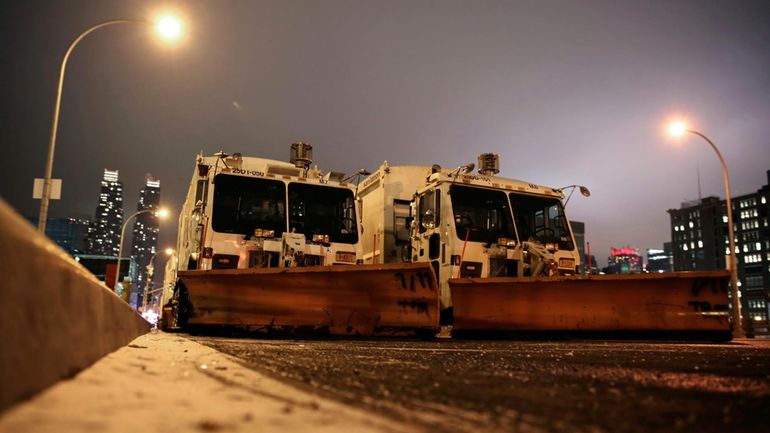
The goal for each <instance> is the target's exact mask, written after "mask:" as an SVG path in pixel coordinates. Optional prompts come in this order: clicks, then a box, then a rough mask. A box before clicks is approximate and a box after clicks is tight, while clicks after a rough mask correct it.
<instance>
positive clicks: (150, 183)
mask: <svg viewBox="0 0 770 433" xmlns="http://www.w3.org/2000/svg"><path fill="white" fill-rule="evenodd" d="M159 207H160V181H159V180H157V179H153V177H152V176H151V175H149V174H148V175H147V177H146V179H145V186H144V188H142V190H141V192H140V193H139V204H138V205H137V206H136V210H137V211H143V210H149V209H158V208H159ZM158 231H159V221H158V217H157V216H156V215H155V214H154V213H149V212H148V213H142V214H139V215H137V216H136V222H134V230H133V241H132V243H131V257H133V259H134V260H135V261H136V265H137V266H136V275H135V276H134V278H132V280H133V281H135V284H134V287H135V288H136V293H137V295H136V296H132V302H135V304H134V305H136V306H137V307H139V306H141V305H142V300H141V293H143V290H144V287H145V285H146V284H147V265H148V264H149V263H150V260H151V259H152V257H153V255H155V253H156V252H157V251H158Z"/></svg>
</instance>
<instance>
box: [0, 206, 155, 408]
mask: <svg viewBox="0 0 770 433" xmlns="http://www.w3.org/2000/svg"><path fill="white" fill-rule="evenodd" d="M149 329H150V325H149V324H148V323H147V322H146V321H145V320H144V319H142V318H141V317H140V316H139V315H138V314H137V313H136V312H135V311H134V310H133V309H132V308H131V307H130V306H129V305H128V304H126V303H125V302H123V301H122V300H121V299H120V298H118V296H116V295H115V294H114V293H113V292H112V290H110V289H109V288H107V286H105V285H104V284H102V283H101V282H100V281H99V280H97V279H96V277H94V276H93V275H92V274H91V273H90V272H88V271H87V270H86V269H85V268H84V267H82V266H80V264H78V263H77V262H76V261H75V260H74V259H73V258H72V257H70V256H69V255H68V254H67V253H65V252H64V251H63V250H62V249H61V248H59V246H58V245H56V244H55V243H53V242H52V241H51V240H49V239H48V238H47V237H45V236H41V235H40V234H38V233H37V230H35V228H34V227H32V226H31V225H30V224H29V222H27V221H26V220H24V219H23V218H22V217H21V216H19V215H18V214H17V213H16V212H15V211H13V209H12V208H11V207H10V206H8V204H7V203H5V201H3V200H2V199H0V411H2V410H4V409H6V408H8V407H9V406H10V405H12V404H14V403H16V402H18V401H21V400H24V399H26V398H28V397H30V396H32V395H34V394H36V393H37V392H39V391H41V390H43V389H45V388H46V387H48V386H50V385H52V384H54V383H55V382H57V381H59V380H61V379H65V378H68V377H71V376H73V375H75V374H76V373H77V372H79V371H80V370H82V369H83V368H85V367H88V366H90V365H91V364H93V363H94V362H96V361H97V360H99V359H100V358H101V357H102V356H104V355H106V354H108V353H110V352H112V351H114V350H116V349H118V348H120V347H122V346H124V345H126V344H128V343H129V342H130V341H131V340H133V339H134V338H136V337H137V336H139V335H142V334H144V333H146V332H148V331H149Z"/></svg>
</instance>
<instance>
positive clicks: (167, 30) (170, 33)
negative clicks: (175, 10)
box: [155, 16, 182, 40]
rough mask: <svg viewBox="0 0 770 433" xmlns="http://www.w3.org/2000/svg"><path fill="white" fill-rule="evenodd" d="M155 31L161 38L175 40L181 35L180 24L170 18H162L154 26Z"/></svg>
mask: <svg viewBox="0 0 770 433" xmlns="http://www.w3.org/2000/svg"><path fill="white" fill-rule="evenodd" d="M155 31H156V32H158V34H159V35H161V37H163V38H166V39H169V40H171V39H177V38H179V36H180V35H181V34H182V23H181V22H180V21H179V20H178V19H176V18H174V17H172V16H164V17H162V18H161V19H159V20H158V21H157V23H156V24H155Z"/></svg>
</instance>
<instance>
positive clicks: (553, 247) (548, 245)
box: [545, 242, 559, 253]
mask: <svg viewBox="0 0 770 433" xmlns="http://www.w3.org/2000/svg"><path fill="white" fill-rule="evenodd" d="M545 249H546V250H548V251H549V252H551V253H552V252H554V251H559V244H557V243H555V242H548V243H546V244H545Z"/></svg>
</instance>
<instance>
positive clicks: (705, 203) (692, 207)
mask: <svg viewBox="0 0 770 433" xmlns="http://www.w3.org/2000/svg"><path fill="white" fill-rule="evenodd" d="M732 207H733V224H734V227H733V228H734V231H735V248H736V261H737V263H738V281H739V282H738V285H739V290H740V293H741V307H742V314H743V320H744V323H746V328H747V331H750V332H753V333H756V334H766V333H768V326H767V322H768V312H769V311H768V305H769V303H768V296H770V226H768V218H769V217H770V170H768V171H767V184H766V185H764V186H763V187H762V188H760V189H759V190H758V191H756V192H754V193H751V194H746V195H741V196H736V197H733V199H732ZM668 213H669V215H670V217H671V239H672V253H673V258H674V270H675V271H686V270H712V269H725V267H726V266H725V263H726V254H727V253H728V252H729V250H730V247H729V242H728V230H727V211H726V206H725V201H724V200H720V199H719V198H717V197H706V198H704V199H701V200H697V201H694V202H689V203H682V206H681V208H679V209H670V210H669V211H668ZM731 302H732V301H731Z"/></svg>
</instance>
